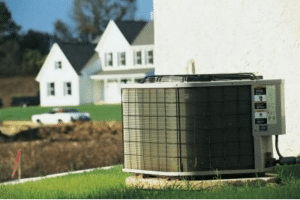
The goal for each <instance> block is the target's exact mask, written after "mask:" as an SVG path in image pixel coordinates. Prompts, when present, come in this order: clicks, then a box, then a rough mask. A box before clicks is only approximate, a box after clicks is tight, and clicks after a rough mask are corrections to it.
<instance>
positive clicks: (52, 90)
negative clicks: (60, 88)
mask: <svg viewBox="0 0 300 200" xmlns="http://www.w3.org/2000/svg"><path fill="white" fill-rule="evenodd" d="M47 95H48V96H55V83H54V82H50V83H47Z"/></svg>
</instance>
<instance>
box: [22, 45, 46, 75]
mask: <svg viewBox="0 0 300 200" xmlns="http://www.w3.org/2000/svg"><path fill="white" fill-rule="evenodd" d="M46 57H47V55H42V54H41V52H40V51H37V50H32V49H26V50H25V51H24V52H23V59H22V68H21V72H22V74H36V73H38V72H39V70H40V69H41V67H42V65H43V63H44V62H45V59H46Z"/></svg>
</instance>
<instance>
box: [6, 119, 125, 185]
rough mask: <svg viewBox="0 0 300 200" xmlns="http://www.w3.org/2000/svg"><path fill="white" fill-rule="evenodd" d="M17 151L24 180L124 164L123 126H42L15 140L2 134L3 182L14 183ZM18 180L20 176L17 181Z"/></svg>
mask: <svg viewBox="0 0 300 200" xmlns="http://www.w3.org/2000/svg"><path fill="white" fill-rule="evenodd" d="M18 149H21V150H22V158H21V167H22V178H27V177H37V176H44V175H48V174H53V173H60V172H67V171H70V170H81V169H88V168H96V167H102V166H109V165H114V164H119V163H123V145H122V126H121V123H120V122H76V123H74V124H68V125H56V126H43V127H36V128H32V129H29V130H26V131H22V132H20V133H18V134H16V135H14V136H11V137H9V136H6V135H3V134H2V140H1V134H0V171H1V173H0V182H4V181H8V180H11V173H12V169H13V165H14V160H15V156H16V153H17V151H18ZM16 178H17V175H16V176H15V178H14V179H16Z"/></svg>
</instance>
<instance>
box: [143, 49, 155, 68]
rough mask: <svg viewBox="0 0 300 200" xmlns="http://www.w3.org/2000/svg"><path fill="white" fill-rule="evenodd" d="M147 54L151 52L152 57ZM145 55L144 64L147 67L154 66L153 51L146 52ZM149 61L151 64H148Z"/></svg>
mask: <svg viewBox="0 0 300 200" xmlns="http://www.w3.org/2000/svg"><path fill="white" fill-rule="evenodd" d="M149 52H152V56H150V55H149ZM145 54H146V56H145V57H146V64H147V65H153V64H154V51H153V49H148V50H146V52H145ZM150 59H152V62H150Z"/></svg>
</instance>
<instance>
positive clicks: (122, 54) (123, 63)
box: [118, 51, 126, 66]
mask: <svg viewBox="0 0 300 200" xmlns="http://www.w3.org/2000/svg"><path fill="white" fill-rule="evenodd" d="M118 60H119V66H126V52H125V51H123V52H119V53H118Z"/></svg>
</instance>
